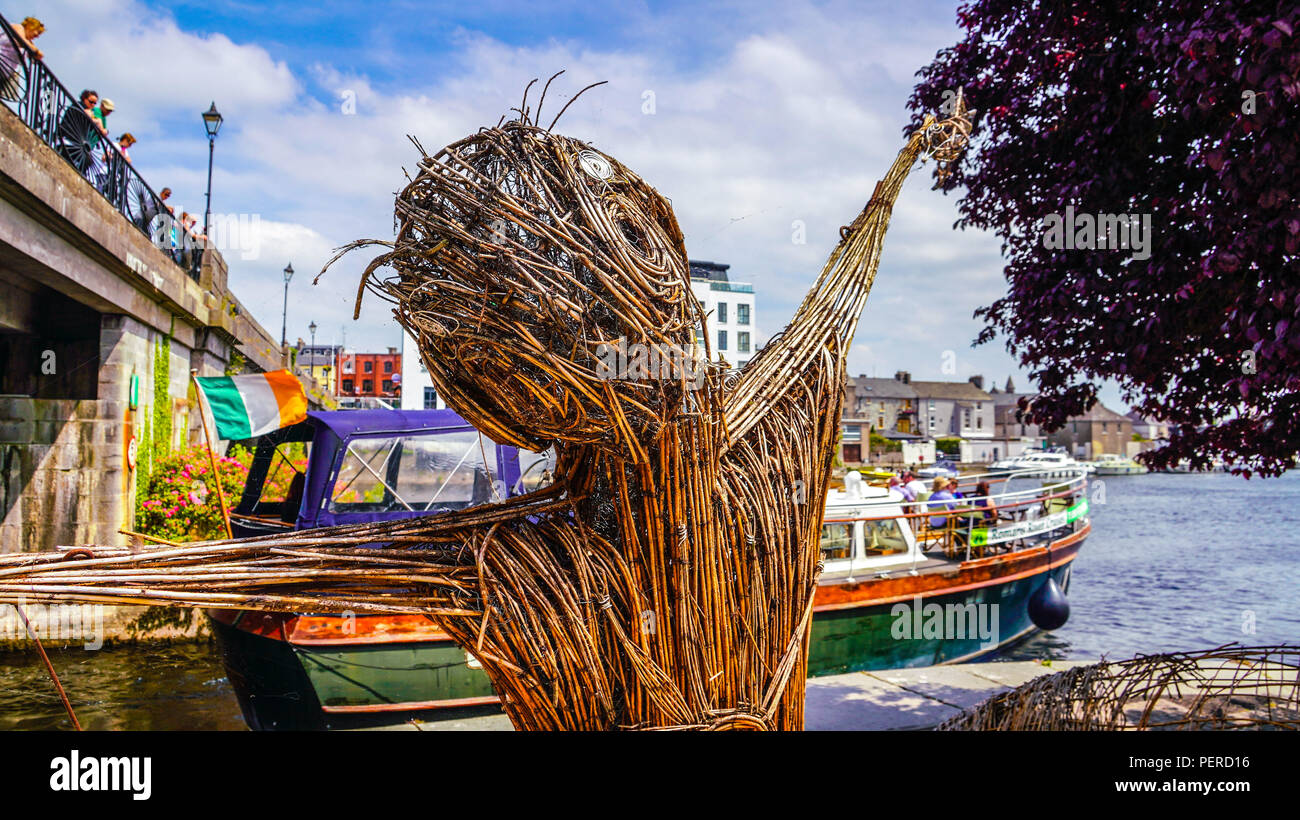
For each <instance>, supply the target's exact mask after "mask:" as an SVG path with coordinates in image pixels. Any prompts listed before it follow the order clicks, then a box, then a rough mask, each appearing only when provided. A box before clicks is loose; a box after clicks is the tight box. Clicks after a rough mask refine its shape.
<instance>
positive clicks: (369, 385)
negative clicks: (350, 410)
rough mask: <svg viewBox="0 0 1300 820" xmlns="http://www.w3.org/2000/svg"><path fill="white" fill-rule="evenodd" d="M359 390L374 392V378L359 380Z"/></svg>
mask: <svg viewBox="0 0 1300 820" xmlns="http://www.w3.org/2000/svg"><path fill="white" fill-rule="evenodd" d="M361 392H362V393H373V392H375V380H374V379H363V380H362V382H361Z"/></svg>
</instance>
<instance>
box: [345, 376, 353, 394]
mask: <svg viewBox="0 0 1300 820" xmlns="http://www.w3.org/2000/svg"><path fill="white" fill-rule="evenodd" d="M343 392H344V393H351V392H352V380H351V379H344V380H343Z"/></svg>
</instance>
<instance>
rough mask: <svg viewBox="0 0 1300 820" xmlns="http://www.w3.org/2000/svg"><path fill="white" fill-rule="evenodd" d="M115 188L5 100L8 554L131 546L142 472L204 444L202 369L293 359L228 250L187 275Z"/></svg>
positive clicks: (0, 267)
mask: <svg viewBox="0 0 1300 820" xmlns="http://www.w3.org/2000/svg"><path fill="white" fill-rule="evenodd" d="M131 173H132V174H134V171H133V170H132V171H131ZM137 179H138V177H137ZM145 190H147V187H146V188H145ZM103 191H104V186H103V185H98V186H97V185H93V184H91V182H90V181H88V178H87V176H86V175H85V174H83V173H82V172H79V170H78V168H76V167H74V166H73V164H72V163H71V161H70V160H69V159H68V158H66V157H65V156H64V155H61V154H60V153H59V152H58V151H56V150H55V149H54V148H52V147H50V145H48V144H47V143H46V141H45V140H44V139H42V138H41V137H40V136H38V134H37V133H35V132H34V131H33V130H31V129H30V128H29V127H28V126H27V125H26V124H25V123H24V121H23V119H21V118H20V117H19V116H18V115H17V114H15V113H14V112H13V111H11V110H10V109H9V108H7V107H5V106H3V105H0V515H2V516H3V518H2V519H0V552H14V551H31V550H49V549H54V548H55V547H56V546H64V545H72V544H101V545H121V544H125V543H126V537H125V536H123V535H120V534H119V533H118V530H119V529H121V528H128V529H131V528H133V519H134V509H135V495H136V485H137V480H136V479H137V472H136V471H137V468H138V467H139V466H140V465H141V464H144V465H147V464H148V463H150V459H151V458H152V456H153V455H154V454H155V453H156V452H160V451H163V450H166V449H168V448H176V447H180V446H184V445H186V444H187V443H189V444H194V443H198V442H199V441H201V438H202V433H201V428H200V426H199V418H198V414H197V411H196V405H195V396H194V388H193V387H192V382H191V381H190V371H191V370H197V371H198V373H199V375H203V376H209V375H221V374H223V373H226V372H227V370H228V369H229V368H231V367H232V364H233V365H235V366H236V367H238V368H240V369H242V370H249V371H261V370H272V369H276V368H280V367H284V366H286V364H287V363H288V362H287V360H286V359H287V357H286V355H285V353H284V352H283V351H282V350H281V348H280V345H279V344H278V343H277V342H276V341H275V339H274V337H273V336H271V334H269V333H267V331H266V330H265V329H264V328H262V326H261V325H259V324H258V323H257V322H256V321H255V320H254V319H253V318H252V316H251V315H250V314H249V313H248V311H247V310H245V309H244V307H243V306H242V305H241V304H240V303H239V300H238V299H236V298H235V296H234V294H232V293H231V292H230V291H229V289H228V288H227V286H226V273H227V268H226V263H225V261H224V260H223V259H222V257H221V255H220V254H219V253H218V252H217V251H216V250H215V249H206V250H203V249H199V250H198V251H196V253H200V254H201V256H196V257H194V259H193V262H192V264H191V265H190V266H189V268H188V269H187V268H183V267H182V266H181V264H178V259H177V257H176V254H175V252H174V251H172V250H171V249H170V248H169V249H168V250H166V251H164V250H163V249H160V248H159V247H157V246H155V244H154V243H153V242H152V241H151V239H150V237H149V236H147V235H146V233H145V231H144V230H142V228H141V223H140V222H139V221H136V222H133V221H132V219H130V218H129V217H128V215H124V213H123V210H122V208H121V207H116V206H115V205H114V204H113V203H112V202H111V201H110V199H109V195H108V194H105V193H104V192H103ZM150 194H151V195H152V192H151V191H150ZM155 201H156V197H155ZM236 354H238V355H236ZM308 389H309V395H312V396H314V402H313V403H314V404H317V405H319V404H320V403H321V401H322V400H323V395H322V393H321V391H320V390H319V388H318V387H317V386H316V385H314V384H309V385H308ZM326 401H328V400H326ZM168 428H170V432H168Z"/></svg>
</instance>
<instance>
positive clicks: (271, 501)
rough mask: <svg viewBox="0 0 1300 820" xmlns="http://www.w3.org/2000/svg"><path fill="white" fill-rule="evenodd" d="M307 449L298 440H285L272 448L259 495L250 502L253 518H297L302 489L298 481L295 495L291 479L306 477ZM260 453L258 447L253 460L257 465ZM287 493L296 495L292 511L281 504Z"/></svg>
mask: <svg viewBox="0 0 1300 820" xmlns="http://www.w3.org/2000/svg"><path fill="white" fill-rule="evenodd" d="M309 450H310V445H309V444H308V443H307V442H302V441H288V442H284V443H283V444H278V445H276V446H275V449H274V450H273V451H272V452H271V457H270V462H269V464H268V465H267V467H266V477H265V478H264V479H263V480H262V489H261V492H259V493H258V496H257V500H256V501H254V502H253V509H252V510H251V513H252V514H253V515H285V514H288V515H297V513H298V505H299V504H301V502H302V487H301V482H299V485H300V486H299V487H298V488H297V489H296V492H295V488H294V486H293V484H294V478H295V476H297V475H305V474H306V472H307V455H308V453H309ZM264 453H265V451H264V450H262V448H261V447H259V448H258V452H257V454H256V456H255V457H254V460H255V461H257V462H261V461H262V458H263V457H264V456H263V454H264ZM291 494H292V495H295V496H296V497H295V498H294V499H293V502H292V504H293V509H292V510H285V509H284V502H285V500H287V499H288V498H289V497H290V495H291Z"/></svg>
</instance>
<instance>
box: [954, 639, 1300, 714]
mask: <svg viewBox="0 0 1300 820" xmlns="http://www.w3.org/2000/svg"><path fill="white" fill-rule="evenodd" d="M938 728H939V729H940V730H947V731H1061V730H1172V729H1290V730H1297V729H1300V647H1296V646H1252V647H1241V646H1224V647H1219V648H1217V649H1209V650H1204V651H1199V652H1172V653H1168V654H1160V655H1139V656H1138V657H1136V658H1133V659H1132V660H1127V661H1116V662H1112V663H1098V664H1093V665H1091V666H1079V667H1075V668H1074V669H1069V670H1067V671H1064V672H1058V673H1057V674H1055V675H1049V676H1046V677H1041V678H1036V679H1034V680H1032V681H1030V682H1029V683H1026V684H1025V685H1023V686H1021V687H1019V688H1017V689H1013V690H1011V691H1010V692H1004V693H1002V694H1000V695H996V696H994V697H992V698H990V699H989V700H987V701H985V702H984V703H982V704H980V705H979V706H977V707H975V708H974V709H969V710H967V711H965V712H963V713H962V714H960V715H958V716H956V717H954V718H952V719H951V720H948V721H947V722H945V723H943V724H942V725H940V726H939V727H938Z"/></svg>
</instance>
